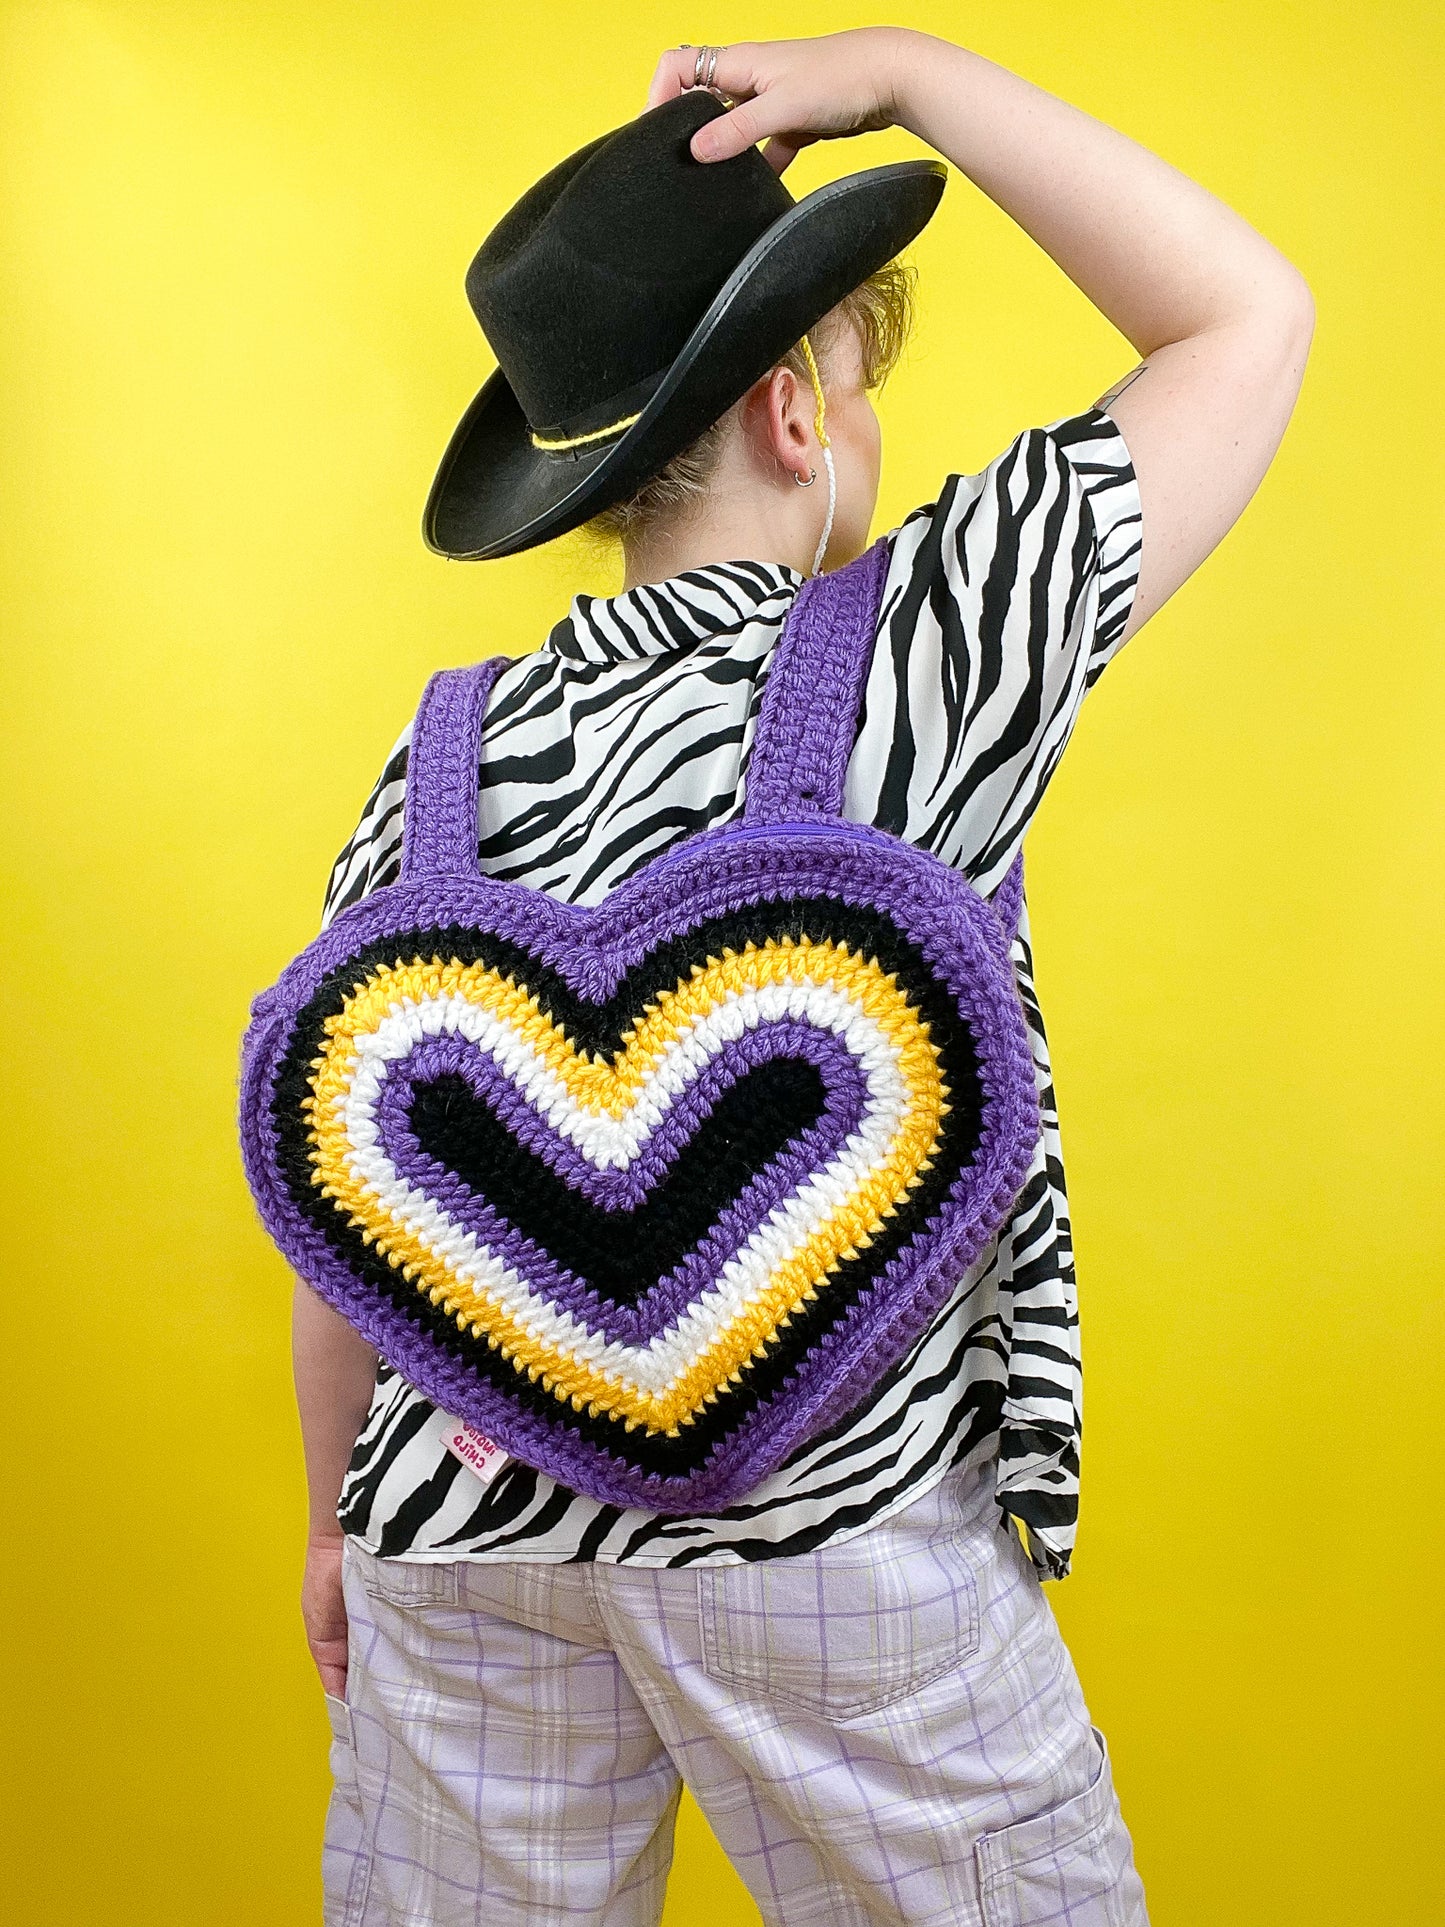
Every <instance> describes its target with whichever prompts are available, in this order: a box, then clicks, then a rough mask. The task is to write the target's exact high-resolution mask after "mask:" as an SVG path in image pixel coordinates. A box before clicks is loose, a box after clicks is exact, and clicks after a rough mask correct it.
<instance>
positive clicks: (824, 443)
mask: <svg viewBox="0 0 1445 1927" xmlns="http://www.w3.org/2000/svg"><path fill="white" fill-rule="evenodd" d="M798 345H799V347H800V348H801V349H802V350H803V359H804V361H806V362H807V364H808V375H809V377H810V379H811V381H812V383H813V393H814V395H816V397H817V399H818V406H817V407H816V408H815V409H814V410H813V433H814V434H815V435H816V436H817V437H818V445H819V447H820V448H831V447H832V446H833V444H832V443H831V442H830V441H829V440H828V431H827V429H826V428H825V427H824V426H823V381H822V377H821V376H820V375H819V373H818V364H817V362H816V360H815V359H814V357H813V344H812V342H811V341H809V339H808V337H807V336H806V335H804V336H803V339H802V341H801V342H800V343H799V344H798Z"/></svg>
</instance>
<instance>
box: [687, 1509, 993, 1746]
mask: <svg viewBox="0 0 1445 1927" xmlns="http://www.w3.org/2000/svg"><path fill="white" fill-rule="evenodd" d="M968 1553H969V1547H968V1544H967V1542H966V1541H962V1540H960V1539H958V1538H956V1537H952V1536H947V1537H940V1538H938V1539H936V1540H934V1541H933V1542H932V1543H926V1544H922V1545H914V1546H912V1547H909V1548H906V1549H905V1548H904V1547H903V1546H901V1545H900V1543H899V1542H898V1541H897V1539H896V1538H895V1536H894V1535H891V1534H890V1533H889V1531H888V1528H887V1527H886V1526H885V1527H882V1528H879V1529H878V1530H877V1532H876V1533H863V1534H861V1535H860V1536H859V1537H858V1538H857V1539H853V1540H848V1541H846V1542H845V1543H844V1544H843V1545H841V1546H834V1547H828V1548H826V1549H825V1550H824V1551H822V1552H819V1553H812V1554H805V1555H803V1556H801V1557H791V1558H783V1559H768V1560H765V1561H763V1562H761V1563H760V1564H758V1565H754V1566H712V1567H704V1568H703V1569H702V1570H701V1571H700V1572H699V1573H698V1608H699V1621H700V1623H699V1638H700V1641H701V1646H702V1662H703V1666H704V1668H705V1670H706V1671H707V1673H708V1674H709V1675H710V1676H711V1677H712V1678H713V1679H716V1680H719V1681H721V1682H723V1683H725V1684H727V1685H729V1686H731V1687H734V1688H741V1689H742V1690H743V1691H744V1692H745V1693H748V1694H750V1695H752V1696H754V1697H757V1698H760V1699H766V1700H769V1701H780V1702H784V1703H786V1704H788V1705H792V1706H798V1707H801V1708H803V1709H804V1710H805V1711H807V1712H810V1713H814V1714H819V1715H821V1716H822V1717H823V1718H825V1719H828V1720H850V1719H861V1718H864V1717H866V1716H867V1715H869V1714H871V1713H879V1712H882V1711H883V1710H884V1709H885V1708H886V1707H889V1706H892V1705H893V1704H895V1702H897V1701H899V1700H904V1699H907V1698H909V1697H911V1696H912V1695H913V1694H914V1693H918V1692H921V1691H922V1689H923V1688H924V1687H925V1686H927V1685H929V1684H930V1683H931V1682H932V1681H934V1680H936V1679H940V1678H942V1677H943V1676H944V1675H945V1674H948V1673H951V1672H952V1671H953V1670H954V1668H955V1667H957V1666H958V1665H959V1664H960V1663H961V1662H962V1661H964V1660H965V1659H967V1658H968V1657H969V1656H970V1655H971V1654H972V1653H974V1652H975V1651H976V1650H977V1647H978V1642H979V1608H978V1587H977V1583H976V1579H975V1575H974V1572H973V1570H972V1568H971V1565H970V1561H969V1556H968Z"/></svg>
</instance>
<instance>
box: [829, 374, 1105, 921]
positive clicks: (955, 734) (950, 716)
mask: <svg viewBox="0 0 1445 1927" xmlns="http://www.w3.org/2000/svg"><path fill="white" fill-rule="evenodd" d="M1141 528H1142V522H1141V514H1140V506H1139V490H1138V484H1137V481H1136V478H1135V475H1134V468H1133V464H1132V462H1131V461H1130V458H1129V452H1128V449H1127V448H1126V447H1125V444H1124V439H1123V437H1122V435H1121V434H1120V433H1119V430H1118V427H1117V425H1116V424H1115V423H1114V421H1113V420H1112V418H1111V417H1110V416H1109V415H1107V414H1106V413H1105V412H1104V411H1103V410H1102V409H1098V408H1091V409H1088V410H1086V411H1085V412H1084V413H1083V414H1080V415H1072V416H1067V417H1065V418H1063V419H1062V420H1060V421H1057V422H1053V423H1050V424H1049V425H1047V426H1046V427H1042V428H1032V429H1029V430H1027V431H1026V432H1025V433H1023V434H1022V435H1020V436H1018V437H1017V439H1016V440H1015V441H1013V442H1012V443H1011V444H1010V446H1009V447H1008V448H1006V449H1005V450H1004V452H1003V453H1002V454H1001V455H999V456H998V457H997V458H996V459H995V460H994V461H992V462H990V463H989V465H988V466H987V468H985V469H983V470H981V471H980V472H979V473H978V474H976V475H950V476H949V477H948V478H947V480H946V481H945V484H944V487H943V489H942V491H941V492H940V494H939V497H938V500H937V501H936V502H932V503H930V504H928V505H927V506H926V507H924V508H920V509H917V510H915V511H914V513H913V514H912V515H910V516H909V517H908V519H907V520H906V521H905V522H904V523H903V524H902V525H901V526H900V527H899V528H898V529H896V530H895V531H894V532H893V534H892V536H891V537H890V545H891V556H890V562H889V569H888V576H887V580H886V582H885V585H884V593H883V607H882V613H881V615H880V619H879V628H878V642H877V647H876V648H875V650H874V653H873V662H872V666H871V669H870V672H869V679H868V685H867V690H866V693H865V697H864V706H863V717H862V722H861V724H860V729H859V734H858V739H857V742H856V744H855V747H854V751H853V756H852V759H851V761H850V763H849V768H848V785H847V792H846V796H845V803H844V808H845V810H846V812H847V814H848V815H849V816H850V817H852V818H853V819H854V820H855V821H858V822H866V823H876V824H878V825H880V826H881V827H882V828H884V829H888V830H891V831H892V832H893V833H894V834H895V835H898V836H902V837H904V838H906V839H907V840H908V841H909V842H911V843H917V844H919V845H921V846H922V847H923V848H925V849H929V850H932V851H933V852H934V853H935V854H936V855H938V856H940V857H942V858H943V859H944V861H945V862H948V863H952V864H954V865H956V866H957V867H958V868H960V869H962V870H963V871H964V872H965V874H966V875H968V876H969V878H970V879H971V880H972V881H973V882H974V883H975V884H976V885H977V886H978V887H979V888H980V889H982V890H984V891H990V890H993V889H994V888H996V887H997V885H998V883H999V882H1000V881H1001V880H1002V878H1003V876H1004V874H1005V872H1006V871H1007V869H1008V867H1009V865H1010V863H1011V862H1012V861H1013V858H1014V856H1015V854H1016V853H1017V851H1018V849H1019V846H1020V845H1021V843H1022V841H1023V837H1024V834H1025V832H1026V831H1027V829H1028V826H1029V823H1030V822H1031V821H1032V819H1033V815H1034V812H1035V811H1036V810H1037V808H1038V805H1039V803H1040V801H1041V799H1042V797H1043V794H1044V790H1045V789H1046V788H1047V786H1048V782H1049V778H1050V777H1051V776H1052V774H1053V772H1054V770H1055V768H1056V767H1057V765H1058V761H1059V758H1060V756H1061V755H1062V754H1063V751H1064V748H1065V746H1066V744H1067V742H1068V739H1069V736H1070V735H1071V733H1072V731H1073V727H1074V724H1075V722H1076V721H1077V719H1078V714H1079V709H1080V706H1081V704H1082V702H1083V699H1084V696H1085V694H1086V693H1087V691H1088V690H1089V688H1090V687H1091V686H1092V685H1093V683H1094V682H1095V681H1096V680H1097V679H1098V677H1099V675H1100V674H1101V673H1102V671H1103V668H1104V666H1105V664H1106V663H1107V662H1108V661H1109V660H1110V658H1111V657H1112V656H1113V655H1114V654H1115V653H1117V650H1118V648H1119V642H1120V638H1121V636H1122V634H1123V630H1124V626H1125V624H1126V623H1127V621H1128V619H1129V611H1130V609H1131V608H1132V607H1133V601H1134V592H1135V588H1136V586H1137V583H1138V562H1139V547H1140V535H1141Z"/></svg>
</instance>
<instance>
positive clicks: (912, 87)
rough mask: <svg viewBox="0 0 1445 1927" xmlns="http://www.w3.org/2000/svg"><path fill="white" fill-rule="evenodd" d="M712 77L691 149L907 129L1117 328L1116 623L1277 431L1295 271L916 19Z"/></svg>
mask: <svg viewBox="0 0 1445 1927" xmlns="http://www.w3.org/2000/svg"><path fill="white" fill-rule="evenodd" d="M694 62H695V56H694V54H693V53H692V52H690V51H679V52H671V53H668V54H665V55H664V56H663V59H662V62H661V64H660V65H659V67H658V70H657V74H656V77H655V78H654V81H653V87H652V94H651V97H650V104H656V103H657V102H659V101H661V100H665V99H667V98H669V97H670V95H672V94H674V93H677V92H678V91H679V90H680V89H681V88H682V87H683V86H685V85H687V84H688V83H689V82H690V80H691V78H692V73H693V69H694ZM715 83H716V85H717V87H718V88H719V89H720V90H722V91H723V92H725V93H727V94H728V95H730V96H732V97H734V98H735V99H736V100H737V101H738V105H737V106H736V107H734V109H733V110H732V112H731V113H729V114H727V115H726V116H724V117H722V118H719V119H717V120H714V121H710V122H709V123H708V124H707V125H706V126H705V127H704V128H702V129H701V130H700V132H699V133H698V134H697V135H696V137H695V138H694V141H693V151H694V153H695V154H696V155H697V157H698V159H699V160H723V159H726V158H728V157H729V156H730V155H732V154H736V153H739V152H741V151H742V149H743V148H744V147H746V146H749V145H751V144H753V143H754V142H756V141H759V140H765V141H767V143H768V146H767V149H766V150H765V151H766V152H767V155H768V158H769V159H770V160H771V161H772V162H773V164H774V165H775V166H777V167H779V168H782V167H785V166H786V165H787V164H788V162H789V161H790V160H791V159H792V157H793V155H794V154H795V153H796V152H797V150H798V149H799V148H800V147H802V146H803V145H805V144H806V143H808V142H810V141H813V140H820V139H830V138H838V137H840V136H845V135H849V134H857V133H863V132H867V131H869V130H871V129H876V128H879V127H884V126H888V125H891V124H896V125H899V126H903V127H907V128H908V129H909V130H910V131H911V132H912V133H915V134H917V135H918V136H919V138H920V139H922V140H925V141H927V142H928V143H929V145H930V146H931V147H934V148H936V149H937V150H938V152H939V153H940V154H942V155H943V156H944V157H945V159H947V160H949V161H951V162H952V163H953V165H954V166H955V167H957V168H958V169H959V171H960V172H961V173H963V174H966V175H967V176H968V178H969V179H970V180H971V181H973V182H974V184H975V185H976V186H978V187H979V188H981V189H982V190H983V192H984V193H985V194H987V195H988V196H989V198H990V199H991V200H993V201H995V202H996V203H997V204H998V206H1000V207H1001V208H1003V210H1004V211H1005V213H1007V214H1009V215H1011V216H1012V217H1013V219H1014V220H1015V221H1017V222H1018V224H1019V226H1020V227H1021V228H1023V230H1024V231H1025V233H1027V234H1028V235H1030V236H1031V237H1032V238H1033V239H1034V240H1035V241H1037V242H1038V244H1039V246H1040V247H1041V248H1043V249H1044V251H1045V252H1046V253H1047V254H1048V255H1050V256H1051V258H1052V259H1053V260H1054V261H1056V262H1057V263H1058V265H1059V266H1060V267H1061V268H1062V269H1063V271H1064V273H1065V274H1067V275H1068V277H1069V279H1070V280H1071V281H1073V282H1074V284H1075V285H1076V286H1077V287H1078V288H1080V289H1081V290H1082V292H1083V293H1084V294H1086V295H1087V296H1088V298H1089V299H1090V300H1091V301H1092V302H1093V303H1094V305H1095V307H1097V308H1098V309H1099V310H1100V312H1101V313H1102V314H1104V315H1106V316H1107V317H1108V319H1109V320H1110V321H1112V322H1113V324H1114V326H1115V327H1116V328H1118V330H1119V332H1120V333H1121V334H1122V335H1124V336H1125V337H1126V338H1127V340H1128V341H1129V342H1130V343H1131V344H1132V346H1133V348H1134V350H1135V352H1136V353H1137V354H1138V355H1140V356H1141V358H1142V360H1141V365H1140V367H1138V368H1137V369H1135V370H1134V372H1133V374H1131V375H1128V376H1126V377H1125V378H1124V379H1123V380H1122V381H1121V382H1119V383H1117V384H1116V385H1115V387H1114V388H1112V389H1111V390H1110V391H1109V393H1108V395H1106V396H1104V397H1102V398H1101V402H1102V404H1103V405H1107V407H1108V409H1109V412H1110V414H1111V415H1112V416H1113V418H1114V420H1115V421H1116V422H1117V423H1118V425H1119V427H1120V429H1121V430H1122V432H1123V435H1124V439H1125V441H1126V442H1127V443H1128V445H1129V452H1130V454H1131V456H1132V457H1133V461H1134V466H1135V471H1136V473H1137V475H1138V478H1139V494H1140V501H1141V505H1142V509H1143V526H1144V543H1143V552H1142V556H1141V560H1140V574H1139V590H1138V594H1137V596H1136V598H1135V601H1134V606H1133V610H1132V612H1131V614H1130V618H1129V623H1128V626H1127V628H1126V629H1125V631H1124V634H1125V636H1129V635H1132V634H1133V632H1134V631H1135V630H1136V629H1137V628H1138V627H1139V626H1140V624H1141V623H1143V622H1146V621H1147V620H1148V619H1149V617H1150V616H1151V615H1152V614H1153V613H1154V611H1155V610H1156V609H1157V608H1158V607H1159V606H1160V604H1161V603H1163V602H1164V601H1166V600H1167V599H1168V597H1169V596H1171V595H1172V594H1173V593H1174V591H1175V590H1176V589H1177V588H1178V587H1179V585H1180V583H1182V582H1183V581H1185V580H1186V579H1187V577H1188V576H1189V575H1190V574H1192V572H1193V571H1194V570H1195V569H1196V568H1198V566H1199V564H1200V563H1201V562H1202V561H1203V560H1204V558H1205V557H1206V556H1207V555H1208V554H1209V553H1210V551H1211V550H1212V549H1213V548H1214V547H1215V545H1216V544H1217V543H1218V542H1219V541H1220V539H1221V538H1222V537H1223V536H1224V534H1225V533H1226V532H1227V530H1228V529H1229V528H1230V527H1231V526H1232V524H1233V523H1234V522H1235V521H1236V519H1237V518H1238V516H1239V515H1240V513H1241V512H1242V510H1243V509H1244V507H1245V504H1246V503H1247V502H1248V501H1249V499H1250V497H1251V496H1252V495H1253V493H1254V491H1255V489H1256V488H1258V486H1259V483H1260V481H1261V479H1262V478H1263V476H1264V473H1265V470H1266V469H1267V468H1268V467H1269V464H1270V462H1271V460H1272V459H1273V457H1274V452H1275V450H1276V449H1277V448H1278V446H1279V444H1280V440H1281V438H1282V437H1283V434H1284V430H1285V425H1286V424H1287V422H1288V420H1289V417H1290V412H1291V410H1292V409H1293V407H1294V402H1295V397H1296V395H1297V394H1298V392H1299V385H1300V380H1301V377H1302V375H1303V373H1304V364H1305V358H1306V355H1307V353H1308V350H1309V342H1310V335H1311V331H1312V328H1313V319H1314V311H1313V305H1312V303H1311V300H1310V295H1309V290H1308V289H1307V287H1306V286H1305V283H1304V281H1303V279H1302V278H1301V276H1300V274H1299V272H1298V270H1297V269H1296V268H1294V267H1293V266H1292V265H1291V263H1290V262H1289V261H1288V260H1286V258H1285V257H1284V256H1283V255H1282V254H1281V253H1280V252H1279V251H1278V249H1276V248H1274V247H1272V246H1271V245H1270V243H1269V242H1268V241H1266V240H1265V239H1264V238H1263V236H1262V235H1260V234H1258V233H1257V232H1256V231H1255V230H1254V229H1253V228H1252V227H1251V226H1250V225H1249V223H1248V222H1247V221H1245V220H1243V219H1242V218H1241V217H1240V216H1239V215H1238V214H1236V213H1234V212H1233V210H1232V209H1230V208H1228V207H1226V206H1225V205H1224V203H1223V202H1222V201H1219V200H1216V198H1215V197H1214V196H1213V195H1212V194H1210V193H1208V192H1207V191H1206V190H1205V189H1204V188H1202V187H1200V186H1199V185H1198V184H1197V183H1196V182H1194V181H1191V180H1189V179H1188V178H1187V176H1185V175H1183V174H1181V173H1179V172H1178V171H1177V170H1176V169H1175V168H1173V167H1170V166H1169V165H1168V163H1167V162H1165V161H1162V160H1160V159H1159V158H1158V156H1157V155H1155V154H1151V153H1150V152H1149V151H1148V149H1147V148H1143V147H1140V146H1139V145H1138V144H1137V142H1135V141H1131V140H1129V139H1128V138H1127V137H1126V136H1125V135H1123V134H1120V133H1117V132H1116V131H1115V130H1114V129H1113V128H1110V127H1106V126H1104V125H1103V124H1102V123H1101V122H1100V121H1096V120H1094V119H1092V118H1091V117H1090V116H1089V115H1088V114H1085V113H1082V112H1080V110H1079V109H1078V108H1076V107H1071V106H1069V105H1068V103H1067V102H1065V101H1062V100H1058V99H1056V98H1055V97H1054V96H1053V95H1052V94H1047V93H1045V92H1044V91H1043V90H1042V89H1041V88H1038V87H1035V86H1033V85H1032V84H1031V83H1030V82H1028V81H1026V80H1022V79H1020V78H1019V77H1018V75H1016V74H1012V73H1009V72H1008V71H1007V70H1006V69H1005V68H1002V67H999V66H996V65H995V64H994V63H993V62H992V61H990V60H985V59H983V58H982V57H981V56H979V55H978V54H973V53H969V52H968V51H967V50H966V49H964V48H962V47H955V46H951V45H950V44H949V43H948V42H947V41H943V40H938V39H935V38H934V37H933V36H931V35H929V34H920V33H913V32H911V31H908V30H907V29H903V28H893V27H870V28H863V29H860V30H858V31H856V32H850V33H840V34H829V35H827V36H825V37H824V38H822V39H819V40H788V41H765V42H756V43H750V44H744V45H739V46H735V47H728V48H725V49H724V50H723V52H722V55H721V57H720V59H719V61H718V65H717V70H716V75H715Z"/></svg>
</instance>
